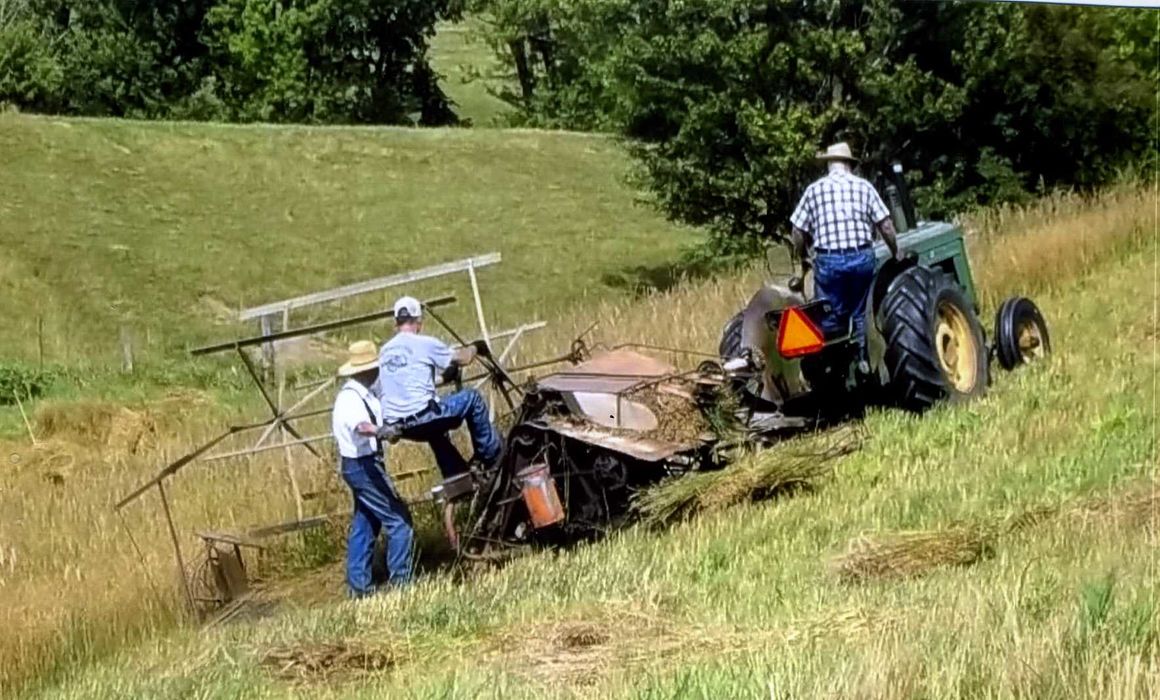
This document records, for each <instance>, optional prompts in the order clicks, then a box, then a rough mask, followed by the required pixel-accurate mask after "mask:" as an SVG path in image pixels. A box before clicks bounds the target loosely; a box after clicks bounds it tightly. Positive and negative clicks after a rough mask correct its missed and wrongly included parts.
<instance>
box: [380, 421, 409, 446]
mask: <svg viewBox="0 0 1160 700" xmlns="http://www.w3.org/2000/svg"><path fill="white" fill-rule="evenodd" d="M402 436H403V429H402V428H400V427H399V426H398V425H392V424H390V423H387V424H386V425H384V426H382V427H381V428H379V432H378V435H377V437H378V438H379V439H380V440H386V441H387V442H389V443H391V444H392V445H393V444H395V443H396V442H398V441H399V438H401V437H402Z"/></svg>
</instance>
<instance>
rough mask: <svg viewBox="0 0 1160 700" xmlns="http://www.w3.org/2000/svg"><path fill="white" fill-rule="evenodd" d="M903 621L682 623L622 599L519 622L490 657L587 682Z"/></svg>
mask: <svg viewBox="0 0 1160 700" xmlns="http://www.w3.org/2000/svg"><path fill="white" fill-rule="evenodd" d="M898 619H899V617H898V616H897V615H896V614H894V613H892V612H890V611H881V610H862V609H853V610H843V611H839V612H836V613H828V614H824V615H820V616H811V617H806V618H802V619H798V620H793V621H790V622H788V623H787V624H786V625H785V626H780V627H777V628H771V629H753V628H742V627H736V626H732V625H717V624H704V623H698V622H690V621H679V620H675V619H672V618H670V617H668V616H666V615H665V614H664V613H663V612H661V611H659V610H642V609H641V608H640V607H639V605H629V604H626V603H619V602H618V603H616V604H613V605H610V606H609V607H606V608H600V609H596V610H587V611H585V614H583V616H582V617H579V618H577V617H572V618H568V619H563V620H556V621H551V622H544V623H539V624H528V623H524V624H518V625H513V626H512V627H511V628H509V629H506V630H504V631H502V632H500V633H499V634H497V635H496V636H495V637H494V638H493V639H492V641H491V644H490V646H491V651H490V652H488V653H487V654H486V655H485V658H486V659H487V660H488V661H489V662H490V663H491V664H493V665H496V666H500V667H502V668H504V669H507V670H512V671H514V672H516V673H517V674H519V675H521V676H524V677H525V678H527V679H529V680H531V681H534V682H537V683H540V684H542V685H543V686H545V687H549V688H561V687H565V688H566V687H578V688H583V687H585V686H591V685H594V684H596V683H598V682H599V680H600V679H601V677H604V676H607V675H610V674H613V673H635V672H640V671H643V670H645V669H647V668H649V667H655V666H668V665H671V664H672V663H673V661H674V659H678V658H684V659H689V658H706V657H714V658H720V657H725V656H729V655H733V654H744V653H747V652H751V651H753V650H755V649H761V648H766V647H769V646H770V645H781V644H814V643H816V642H818V641H819V640H822V639H827V638H847V639H853V638H857V637H860V636H863V635H867V634H881V633H882V632H883V631H884V630H886V629H889V628H890V627H892V626H894V625H895V623H896V622H897V621H898Z"/></svg>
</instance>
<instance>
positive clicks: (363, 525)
mask: <svg viewBox="0 0 1160 700" xmlns="http://www.w3.org/2000/svg"><path fill="white" fill-rule="evenodd" d="M338 376H340V377H346V378H347V380H346V383H345V384H343V386H342V389H341V390H339V392H338V396H337V397H335V400H334V413H333V414H332V416H331V427H332V429H333V431H334V440H335V443H337V445H338V454H339V461H340V463H341V470H342V479H343V481H345V482H346V484H347V486H349V487H350V490H351V494H352V495H353V496H354V515H353V517H352V518H351V523H350V535H349V538H348V539H347V547H346V583H347V586H348V587H349V590H350V595H351V596H352V597H355V598H359V597H362V596H365V595H369V594H371V593H374V591H375V588H374V584H373V582H372V581H371V559H372V558H373V557H374V551H375V540H376V539H377V538H378V535H379V531H380V530H382V529H386V531H387V551H386V559H387V572H388V573H389V575H390V578H389V581H390V585H391V586H401V585H404V584H406V583H408V582H409V581H410V579H411V546H412V541H413V540H414V530H413V529H412V527H411V514H410V512H409V511H408V510H407V504H405V503H404V502H403V501H402V499H400V498H399V495H398V493H396V491H395V487H394V484H392V483H391V477H390V475H389V474H388V473H387V470H386V464H385V460H384V449H385V446H384V445H383V444H382V443H381V442H380V441H379V439H378V438H377V437H375V435H376V433H377V431H378V429H379V427H380V426H381V425H382V424H383V420H382V411H381V408H380V406H379V399H378V397H376V396H375V395H374V394H372V393H371V387H372V386H374V385H375V383H376V381H377V380H378V376H379V353H378V348H376V347H375V344H374V343H372V342H371V341H369V340H360V341H358V342H356V343H353V344H352V345H351V346H350V359H349V360H348V361H347V362H346V364H344V365H343V366H342V367H340V368H339V370H338Z"/></svg>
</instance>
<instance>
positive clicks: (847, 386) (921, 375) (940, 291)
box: [720, 165, 1051, 427]
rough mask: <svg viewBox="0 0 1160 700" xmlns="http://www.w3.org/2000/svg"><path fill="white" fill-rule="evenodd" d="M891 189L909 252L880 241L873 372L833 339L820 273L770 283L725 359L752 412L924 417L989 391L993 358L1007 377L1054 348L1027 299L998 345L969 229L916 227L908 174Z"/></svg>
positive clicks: (733, 324)
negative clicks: (881, 408) (971, 258)
mask: <svg viewBox="0 0 1160 700" xmlns="http://www.w3.org/2000/svg"><path fill="white" fill-rule="evenodd" d="M893 174H894V176H895V177H893V178H892V179H891V180H890V181H888V182H887V183H886V185H885V187H884V188H883V190H884V192H885V194H886V201H887V202H888V205H889V208H890V210H891V217H892V219H893V220H894V224H895V228H896V230H897V231H898V232H899V233H898V247H899V249H900V250H901V251H903V252H904V253H905V254H906V256H905V258H906V259H905V260H904V261H898V260H895V259H894V258H893V257H892V256H891V255H890V252H889V251H888V250H887V248H886V246H885V244H883V243H882V242H881V241H878V242H877V244H876V245H875V248H874V250H875V256H876V258H877V271H876V273H875V278H874V282H873V284H872V285H871V288H870V293H869V300H868V302H867V305H866V314H867V319H866V333H867V351H868V354H869V365H870V372H869V373H868V374H865V373H861V372H858V371H857V369H856V368H857V365H858V363H857V357H856V355H857V349H856V348H857V346H856V344H855V343H854V342H853V340H852V338H851V335H850V332H849V329H848V328H847V329H846V330H845V331H844V332H839V333H831V334H827V333H825V332H823V331H822V330H821V329H822V328H823V324H822V319H824V318H826V316H827V315H828V314H829V313H831V310H830V308H829V304H828V303H827V302H825V301H822V300H815V299H814V298H813V285H812V279H811V274H810V273H809V272H808V271H807V272H806V274H805V275H804V276H802V277H794V278H791V279H789V280H787V281H785V282H784V283H783V284H767V285H765V286H764V287H763V288H762V289H761V290H759V291H758V292H757V293H756V294H755V295H754V296H753V298H752V299H751V300H750V302H749V304H748V305H747V306H746V307H745V308H744V309H742V310H741V311H740V312H739V313H737V314H736V315H735V316H734V317H733V318H732V319H730V320H729V322H728V323H726V324H725V328H724V330H723V332H722V336H721V343H720V354H721V357H722V359H723V361H724V362H725V367H726V369H727V370H729V372H730V376H731V377H733V380H732V381H733V386H734V389H735V391H736V392H737V394H738V395H739V397H740V398H741V399H742V402H743V404H745V405H746V406H748V407H749V408H751V409H753V410H754V411H755V412H757V413H758V414H760V415H761V416H762V417H763V418H762V420H764V421H765V422H774V423H776V422H778V421H781V422H782V424H784V425H786V426H787V427H790V426H798V425H801V422H802V420H803V419H807V418H822V419H824V418H826V417H833V418H837V417H841V416H846V415H849V414H851V413H854V412H857V411H860V410H861V408H862V407H864V406H865V405H866V404H870V403H874V404H880V405H893V406H900V407H902V408H905V409H908V410H912V411H916V412H921V411H923V410H925V409H927V408H929V407H931V406H932V405H934V404H935V403H937V402H940V401H952V402H954V401H962V400H965V399H969V398H971V397H974V396H978V395H979V394H982V393H983V392H984V391H985V390H986V387H987V385H988V383H989V381H990V367H991V362H992V360H998V362H999V364H1000V366H1002V367H1003V368H1004V369H1008V370H1010V369H1014V368H1015V367H1017V366H1019V365H1021V364H1024V363H1028V362H1031V361H1033V360H1035V359H1036V358H1040V357H1043V356H1044V355H1046V354H1047V353H1048V352H1050V350H1051V340H1050V337H1049V335H1048V330H1047V324H1046V322H1045V321H1044V319H1043V315H1042V314H1041V313H1040V311H1039V309H1038V308H1037V307H1036V305H1035V304H1034V303H1033V302H1032V301H1031V300H1029V299H1026V298H1024V297H1013V298H1010V299H1007V300H1006V301H1004V302H1003V303H1002V304H1001V305H1000V307H999V310H998V313H997V315H996V320H995V326H994V336H993V342H992V343H991V344H988V341H987V337H986V334H985V332H984V330H983V326H982V324H981V323H980V321H979V305H978V300H977V296H976V293H975V285H974V282H973V280H972V277H971V267H970V263H969V262H968V260H967V252H966V247H965V245H964V242H963V233H962V231H961V230H960V229H958V228H957V227H955V226H953V225H951V224H948V223H943V222H917V221H916V219H915V216H914V213H913V207H912V206H911V205H910V203H909V196H908V193H907V192H906V189H905V184H904V181H903V180H902V179H901V168H900V167H898V166H897V165H896V166H894V168H893Z"/></svg>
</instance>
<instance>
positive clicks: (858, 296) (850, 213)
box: [790, 143, 902, 374]
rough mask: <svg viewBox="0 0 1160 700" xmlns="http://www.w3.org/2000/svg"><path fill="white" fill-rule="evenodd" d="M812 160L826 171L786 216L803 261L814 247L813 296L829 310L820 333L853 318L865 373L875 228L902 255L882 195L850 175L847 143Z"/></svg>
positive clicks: (851, 163)
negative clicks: (867, 311) (824, 303)
mask: <svg viewBox="0 0 1160 700" xmlns="http://www.w3.org/2000/svg"><path fill="white" fill-rule="evenodd" d="M817 158H818V160H820V161H823V162H825V163H826V164H827V168H828V170H829V172H828V173H827V174H826V176H825V177H823V178H821V179H820V180H817V181H815V182H814V183H812V184H811V185H810V186H809V187H807V188H806V191H805V194H803V195H802V198H801V201H800V202H798V205H797V208H796V209H795V210H794V212H793V215H792V216H791V217H790V223H791V224H792V225H793V245H794V250H795V251H796V252H797V254H798V256H799V258H801V259H803V260H804V259H805V254H806V250H807V248H812V249H813V252H814V260H813V268H814V291H815V294H814V296H815V298H816V299H820V300H825V301H828V302H829V303H830V305H831V308H832V313H831V314H830V316H829V318H828V319H827V320H826V322H825V323H823V326H824V328H823V331H825V332H827V333H836V332H844V331H845V330H846V329H847V328H848V327H849V325H850V319H851V318H853V328H852V335H853V338H854V341H855V343H856V344H857V347H858V368H859V370H860V371H861V372H862V373H863V374H866V373H868V372H869V371H870V365H869V363H868V362H867V355H866V299H867V296H868V292H869V291H870V285H871V283H872V282H873V280H874V268H875V262H874V231H875V229H877V231H878V232H879V233H880V234H881V235H882V240H883V241H884V242H885V243H886V247H887V248H889V249H890V253H891V254H892V255H893V256H894V257H895V258H899V259H901V257H902V255H901V253H899V251H898V241H897V239H896V236H895V231H894V223H893V222H892V221H891V220H890V212H889V210H887V208H886V204H885V203H884V202H883V201H882V197H880V196H879V195H878V191H877V190H875V189H874V185H871V184H870V183H869V182H867V181H866V180H864V179H862V178H860V177H858V176H857V175H855V174H854V173H853V170H852V168H853V166H854V164H856V163H857V162H858V159H857V158H855V157H854V155H853V154H852V153H851V151H850V146H849V145H848V144H846V143H836V144H834V145H832V146H830V147H829V148H827V149H826V150H825V151H823V152H821V153H818V154H817Z"/></svg>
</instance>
